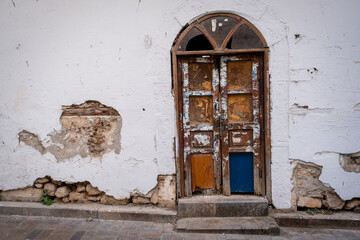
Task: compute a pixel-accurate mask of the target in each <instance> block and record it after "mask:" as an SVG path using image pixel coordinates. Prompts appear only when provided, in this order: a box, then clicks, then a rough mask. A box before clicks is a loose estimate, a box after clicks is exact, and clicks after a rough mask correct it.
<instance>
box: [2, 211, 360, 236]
mask: <svg viewBox="0 0 360 240" xmlns="http://www.w3.org/2000/svg"><path fill="white" fill-rule="evenodd" d="M0 239H1V240H5V239H10V240H25V239H28V240H45V239H46V240H49V239H56V240H61V239H64V240H87V239H91V240H102V239H107V240H118V239H120V240H130V239H143V240H144V239H153V240H154V239H159V240H190V239H191V240H194V239H197V240H217V239H219V240H230V239H248V240H252V239H257V240H263V239H264V240H265V239H266V240H287V239H311V240H316V239H341V240H343V239H346V240H359V239H360V230H349V229H324V228H323V229H315V228H287V227H283V228H281V231H280V236H265V235H242V234H226V233H225V234H209V233H182V232H176V231H174V225H173V224H169V223H152V222H142V221H122V220H117V221H114V220H103V219H93V220H89V219H84V218H61V217H43V216H17V215H13V216H9V215H0Z"/></svg>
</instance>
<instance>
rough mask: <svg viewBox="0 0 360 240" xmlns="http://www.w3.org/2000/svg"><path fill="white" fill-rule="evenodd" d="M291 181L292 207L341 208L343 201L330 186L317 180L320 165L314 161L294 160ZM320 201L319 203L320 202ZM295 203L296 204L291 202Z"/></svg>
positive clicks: (320, 168)
mask: <svg viewBox="0 0 360 240" xmlns="http://www.w3.org/2000/svg"><path fill="white" fill-rule="evenodd" d="M294 164H295V167H294V170H293V177H292V180H293V183H294V188H293V190H292V194H291V197H292V198H293V199H292V200H291V201H292V207H293V208H296V207H314V206H316V207H317V208H321V207H326V208H329V209H334V210H338V209H342V207H343V206H344V204H345V202H344V201H343V200H342V199H341V198H340V197H339V195H338V194H337V193H336V192H335V191H334V189H333V188H332V187H330V186H329V185H328V184H325V183H323V182H322V181H320V180H319V177H320V174H321V170H322V166H319V165H316V164H314V163H308V162H303V161H300V160H296V161H294ZM320 201H321V204H320ZM294 203H296V206H294V205H293V204H294Z"/></svg>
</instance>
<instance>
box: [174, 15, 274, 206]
mask: <svg viewBox="0 0 360 240" xmlns="http://www.w3.org/2000/svg"><path fill="white" fill-rule="evenodd" d="M246 53H249V55H246V56H247V57H248V59H250V58H251V54H253V55H252V56H255V55H256V56H260V58H261V59H262V60H261V61H260V62H259V63H260V65H261V68H262V70H261V74H262V76H261V81H262V83H263V92H264V94H263V96H262V97H263V102H264V106H263V112H262V113H261V114H263V115H264V116H265V117H264V123H263V126H264V128H263V129H262V130H263V131H264V133H263V139H262V140H261V141H263V143H264V144H263V146H264V151H263V153H262V155H263V156H262V158H263V159H265V160H264V166H263V168H262V169H261V167H260V169H261V171H260V170H259V171H258V172H257V173H254V174H255V175H257V176H259V175H260V178H261V177H263V178H264V179H263V183H262V185H263V186H261V187H257V188H256V187H255V188H256V190H254V193H256V194H257V195H262V196H267V198H268V199H269V200H270V201H271V178H270V173H271V171H270V114H269V112H270V111H269V110H270V107H269V102H270V101H269V79H268V74H267V72H268V47H267V43H266V41H265V39H264V37H263V36H262V35H261V33H260V32H259V30H258V29H257V28H256V27H255V26H254V25H252V24H251V23H250V22H249V21H247V20H246V19H245V18H242V17H240V16H238V15H236V14H232V13H213V14H208V15H205V16H202V17H199V18H197V19H195V20H194V21H192V22H191V23H189V24H187V25H186V26H185V27H184V28H183V30H182V31H181V32H180V33H179V34H178V36H177V38H176V40H175V42H174V44H173V47H172V61H173V83H174V93H175V99H176V102H175V106H176V110H177V118H176V121H177V130H178V134H177V145H176V149H177V153H176V168H177V170H176V171H177V189H178V192H177V194H178V196H179V197H183V196H191V192H192V191H193V189H194V185H193V186H191V181H189V178H194V176H191V171H190V173H189V172H186V171H184V169H185V170H186V169H187V168H188V169H191V168H192V166H191V164H192V163H191V162H192V161H190V163H189V161H187V160H186V154H187V153H186V151H187V148H189V145H186V144H184V142H186V141H190V140H186V139H185V138H186V137H184V132H186V129H185V128H186V126H185V125H184V122H183V119H184V116H185V115H186V113H185V112H184V106H185V105H184V102H183V100H184V98H185V95H186V94H185V95H184V89H183V88H182V87H183V82H184V81H187V80H186V79H187V78H184V71H182V69H181V67H182V64H183V61H182V60H181V59H183V58H184V57H187V58H189V59H191V58H192V57H201V58H203V59H200V58H199V59H198V60H197V61H199V62H202V61H203V62H207V61H209V63H210V62H211V63H212V66H213V67H212V69H213V70H214V69H217V70H218V71H220V68H221V66H220V65H221V64H224V63H225V62H226V61H228V60H231V59H230V58H224V57H226V56H228V57H229V56H234V59H235V58H237V57H238V56H239V54H246ZM243 56H245V55H243ZM214 57H215V58H216V59H217V60H216V59H214ZM206 58H208V59H206ZM212 59H213V60H212ZM218 60H220V62H217V61H218ZM221 61H223V62H222V63H221ZM254 64H255V65H256V64H258V63H255V62H253V66H254ZM185 65H186V64H185ZM185 65H184V66H185ZM186 66H187V65H186ZM185 72H187V70H186V71H185ZM258 73H260V72H258ZM220 75H221V73H220ZM221 79H222V77H221V76H220V80H221ZM214 81H215V80H213V84H214ZM220 85H221V84H220ZM220 85H219V86H218V87H220ZM213 87H214V86H213ZM220 88H221V87H220ZM188 90H190V89H189V88H188ZM198 94H200V95H201V94H202V93H198ZM209 94H210V93H209ZM212 94H213V93H212ZM215 97H216V94H215V95H214V94H213V95H212V98H213V99H215ZM220 97H221V93H220ZM221 103H222V100H221V101H220V102H219V104H221ZM213 104H216V101H215V100H214V102H213ZM214 109H215V108H214ZM212 114H215V113H212ZM214 121H216V114H215V115H214ZM184 129H185V130H184ZM214 129H215V130H216V127H215V125H214ZM219 131H220V130H219ZM190 137H191V136H190V135H189V138H190ZM215 138H216V134H211V136H210V137H209V139H211V140H214V139H215ZM184 139H185V140H184ZM254 140H255V138H254ZM220 141H222V140H220ZM195 158H196V157H195ZM195 158H194V159H195ZM189 164H190V165H189ZM226 164H228V163H226V162H225V165H224V164H222V167H221V168H222V170H221V169H220V170H219V171H220V172H221V174H222V172H224V171H225V170H224V166H225V167H226ZM210 167H211V168H214V169H215V168H216V166H215V165H213V166H210ZM254 169H255V168H254ZM225 172H226V171H225ZM254 172H255V170H254ZM214 175H216V171H215V174H214ZM264 175H265V177H266V181H265V177H264ZM228 177H229V176H225V177H224V176H223V174H222V180H221V183H220V185H221V186H222V189H223V190H222V191H223V193H224V194H225V195H229V194H230V187H229V186H225V185H227V184H228V183H229V179H227V178H228ZM214 178H215V180H214V182H215V183H214V184H213V185H214V189H216V190H218V186H219V180H218V179H219V177H218V178H216V176H215V177H214ZM226 182H227V183H226ZM191 189H192V190H191Z"/></svg>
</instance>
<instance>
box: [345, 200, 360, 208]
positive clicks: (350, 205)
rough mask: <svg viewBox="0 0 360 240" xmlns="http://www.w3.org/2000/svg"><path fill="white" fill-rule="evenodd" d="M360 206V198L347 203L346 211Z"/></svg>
mask: <svg viewBox="0 0 360 240" xmlns="http://www.w3.org/2000/svg"><path fill="white" fill-rule="evenodd" d="M359 206H360V198H353V199H351V200H348V201H346V203H345V206H344V209H346V210H351V209H354V208H357V207H359Z"/></svg>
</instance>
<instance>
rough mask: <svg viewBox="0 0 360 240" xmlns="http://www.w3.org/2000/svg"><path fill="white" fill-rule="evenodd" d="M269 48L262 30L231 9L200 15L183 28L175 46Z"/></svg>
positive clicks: (195, 48) (188, 48)
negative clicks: (230, 11) (231, 11)
mask: <svg viewBox="0 0 360 240" xmlns="http://www.w3.org/2000/svg"><path fill="white" fill-rule="evenodd" d="M263 48H267V45H266V42H265V40H264V38H263V37H262V35H261V34H260V32H259V31H258V30H257V29H256V27H255V26H253V25H252V24H251V23H250V22H248V21H247V20H246V19H244V18H242V17H240V16H237V15H235V14H229V13H216V14H210V15H206V16H204V17H200V18H198V19H197V20H195V21H194V22H193V23H191V24H190V25H188V26H187V27H186V28H185V29H184V31H182V32H181V33H180V35H179V37H178V40H177V41H176V43H175V45H174V48H173V50H174V51H176V52H185V51H209V50H215V51H227V50H237V49H238V50H240V49H263Z"/></svg>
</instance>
